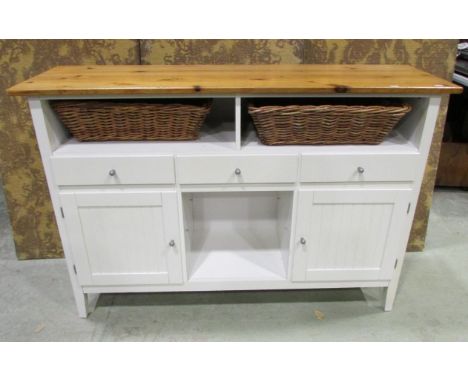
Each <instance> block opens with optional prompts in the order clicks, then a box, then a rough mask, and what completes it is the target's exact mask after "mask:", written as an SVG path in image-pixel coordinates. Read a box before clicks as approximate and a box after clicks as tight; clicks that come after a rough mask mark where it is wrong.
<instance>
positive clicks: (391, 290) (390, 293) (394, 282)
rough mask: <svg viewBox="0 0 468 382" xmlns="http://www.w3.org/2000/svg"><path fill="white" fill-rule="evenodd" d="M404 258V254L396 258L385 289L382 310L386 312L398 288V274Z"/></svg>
mask: <svg viewBox="0 0 468 382" xmlns="http://www.w3.org/2000/svg"><path fill="white" fill-rule="evenodd" d="M404 259H405V255H403V256H401V257H400V258H399V259H398V262H397V266H396V268H395V271H394V272H393V277H392V279H391V280H390V284H389V285H388V287H387V291H386V293H385V305H384V310H385V311H386V312H390V311H391V310H392V308H393V302H394V301H395V296H396V293H397V289H398V282H399V281H400V274H401V269H402V267H403V260H404Z"/></svg>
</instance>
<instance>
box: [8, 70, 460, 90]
mask: <svg viewBox="0 0 468 382" xmlns="http://www.w3.org/2000/svg"><path fill="white" fill-rule="evenodd" d="M460 92H462V88H461V87H460V86H457V85H455V84H452V83H451V82H449V81H446V80H444V79H442V78H438V77H435V76H433V75H432V74H429V73H426V72H423V71H421V70H418V69H415V68H413V67H412V66H409V65H83V66H58V67H55V68H53V69H50V70H48V71H46V72H44V73H42V74H39V75H38V76H35V77H33V78H31V79H29V80H26V81H24V82H21V83H20V84H17V85H15V86H13V87H11V88H9V89H8V94H10V95H21V96H83V95H133V94H146V95H151V94H154V95H173V94H176V95H194V94H213V95H222V94H224V95H228V94H229V95H242V94H294V93H295V94H334V93H350V94H449V93H460Z"/></svg>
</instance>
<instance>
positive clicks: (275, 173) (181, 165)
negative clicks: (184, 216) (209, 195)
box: [176, 155, 298, 184]
mask: <svg viewBox="0 0 468 382" xmlns="http://www.w3.org/2000/svg"><path fill="white" fill-rule="evenodd" d="M297 163H298V157H297V156H296V155H282V156H277V155H275V156H265V155H261V156H260V155H259V156H257V155H248V156H218V155H215V156H203V157H201V156H200V157H197V156H184V155H181V156H177V157H176V174H177V182H178V183H181V184H233V183H294V182H296V179H297Z"/></svg>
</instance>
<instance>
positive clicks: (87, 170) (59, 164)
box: [52, 155, 175, 186]
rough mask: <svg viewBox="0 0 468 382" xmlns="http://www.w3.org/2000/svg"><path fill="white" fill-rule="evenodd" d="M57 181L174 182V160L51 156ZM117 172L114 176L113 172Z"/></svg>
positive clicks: (90, 183)
mask: <svg viewBox="0 0 468 382" xmlns="http://www.w3.org/2000/svg"><path fill="white" fill-rule="evenodd" d="M52 168H53V171H54V176H55V181H56V182H57V184H58V185H60V186H73V185H85V186H86V185H119V184H171V183H175V176H174V159H173V157H172V156H170V155H167V156H158V157H139V156H133V157H86V158H82V157H75V158H73V157H68V158H64V157H60V158H56V157H52ZM112 170H113V171H114V172H115V174H114V175H111V174H112V173H111V171H112Z"/></svg>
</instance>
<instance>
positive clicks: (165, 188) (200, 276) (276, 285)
mask: <svg viewBox="0 0 468 382" xmlns="http://www.w3.org/2000/svg"><path fill="white" fill-rule="evenodd" d="M154 70H156V71H157V70H158V68H157V67H156V68H155V69H154ZM226 70H229V69H226ZM199 75H200V79H199V80H200V81H202V79H203V78H202V76H203V73H199ZM430 78H431V79H432V78H435V77H430ZM394 80H398V72H397V74H396V75H395V78H394ZM63 81H64V82H65V83H66V81H67V79H66V78H65V79H64V80H63ZM128 81H129V82H130V83H131V81H130V80H128ZM147 81H148V82H151V79H147ZM375 81H376V82H378V81H379V79H376V80H375ZM428 81H429V80H428ZM432 81H433V82H434V81H435V80H432ZM440 81H442V80H440V79H437V81H435V82H436V84H433V87H432V88H427V89H423V90H421V89H416V88H415V89H414V92H411V91H408V89H406V88H405V89H404V91H402V92H401V93H399V92H398V91H395V90H394V89H390V90H388V89H389V88H388V87H387V93H386V92H384V91H383V92H382V91H381V92H376V93H374V92H373V91H372V89H368V90H362V91H361V92H357V93H358V94H354V93H353V91H347V92H346V93H341V91H342V90H340V91H338V93H337V91H336V88H335V89H334V90H333V89H331V90H330V91H329V92H324V91H323V90H320V89H314V88H311V89H310V91H307V92H306V91H304V89H301V90H302V92H301V93H294V92H291V91H288V92H286V93H282V92H281V91H279V90H276V91H270V92H262V89H259V88H255V90H257V91H258V94H256V93H255V92H254V91H253V90H252V91H245V92H243V90H239V91H238V92H232V90H226V92H224V93H223V92H219V91H213V92H210V91H209V90H206V91H202V92H199V90H198V89H197V93H196V94H193V89H191V91H188V90H187V92H186V93H184V92H180V93H177V94H173V92H172V90H171V89H166V92H167V94H166V93H164V88H162V90H161V88H158V89H159V90H157V91H156V90H154V88H153V92H149V91H148V92H146V93H144V94H143V93H141V94H140V93H139V92H138V91H134V92H133V93H132V94H128V93H127V92H125V91H122V94H116V92H113V91H109V89H108V88H101V89H100V90H99V89H98V90H99V91H98V90H96V91H95V92H94V93H93V91H92V90H90V91H87V92H84V91H81V93H80V92H79V91H76V92H75V93H71V94H68V93H67V92H66V91H65V90H64V89H61V91H58V90H57V91H56V94H51V93H50V92H49V93H46V94H42V93H41V89H39V90H38V91H37V92H36V93H34V94H32V93H28V94H25V93H23V94H24V95H28V96H29V105H30V109H31V113H32V117H33V122H34V128H35V131H36V136H37V140H38V144H39V148H40V152H41V156H42V160H43V164H44V168H45V172H46V176H47V182H48V185H49V189H50V194H51V198H52V203H53V206H54V210H55V213H56V218H57V224H58V227H59V231H60V235H61V238H62V241H63V247H64V251H65V255H66V261H67V265H68V270H69V273H70V278H71V281H72V285H73V291H74V295H75V299H76V303H77V307H78V312H79V315H80V316H81V317H87V315H88V313H89V312H90V311H91V310H92V309H93V303H92V301H91V300H93V301H96V295H97V294H99V293H114V292H115V293H117V292H118V293H122V292H167V291H216V290H268V289H307V288H350V287H353V288H354V287H359V288H367V287H382V288H386V301H385V310H391V309H392V305H393V302H394V298H395V294H396V290H397V284H398V279H399V275H400V272H401V268H402V264H403V259H404V254H405V248H406V244H407V241H408V236H409V232H410V227H411V223H412V220H413V215H414V211H415V206H416V203H417V200H418V194H419V190H420V186H421V181H422V177H423V173H424V168H425V163H426V160H427V156H428V152H429V148H430V144H431V139H432V135H433V131H434V127H435V123H436V118H437V115H438V111H439V104H440V96H441V95H440V94H439V92H437V91H435V90H433V89H436V90H437V88H439V90H440V86H442V85H439V82H440ZM444 84H445V85H444V86H446V87H447V89H451V91H452V92H453V91H454V88H450V85H448V84H447V83H446V82H445V83H444ZM436 85H439V86H436ZM207 87H208V86H207ZM135 88H136V86H135V87H134V89H135ZM106 89H107V93H106ZM203 89H204V88H203ZM447 89H445V90H446V92H448V91H449V90H447ZM10 90H11V89H10ZM11 93H12V94H14V88H13V90H11ZM18 93H19V92H18ZM285 96H287V97H291V98H301V99H304V98H317V97H340V98H341V97H356V96H359V97H365V98H369V97H389V98H393V97H397V98H399V99H402V100H403V101H404V102H407V103H409V104H411V105H412V111H411V112H410V114H409V115H408V116H407V117H405V118H404V119H403V120H402V121H401V122H400V123H399V124H398V126H397V127H396V128H395V129H394V130H393V131H392V132H391V133H390V135H389V136H388V137H387V138H386V139H385V140H384V142H383V143H382V144H380V145H371V146H368V145H354V146H349V145H345V146H264V145H262V144H261V143H260V142H259V141H258V138H257V136H256V134H255V130H254V128H253V125H252V123H251V122H250V121H249V120H248V119H247V118H245V114H246V108H245V103H246V102H248V101H249V100H251V99H255V98H258V97H262V98H265V97H267V98H271V100H272V101H274V99H275V98H276V97H285ZM191 97H196V98H200V97H208V98H212V99H213V107H212V111H211V114H210V115H209V117H208V118H207V120H206V122H205V124H204V126H203V128H202V131H201V137H200V139H199V140H197V141H188V142H103V143H98V142H93V143H86V142H78V141H76V140H75V139H74V138H73V137H71V136H70V135H69V133H68V131H67V129H65V128H64V126H63V125H62V123H61V122H60V121H59V120H58V118H57V116H56V115H55V114H54V112H53V111H52V109H51V107H50V105H49V101H50V100H56V99H77V98H79V99H96V98H100V99H102V98H125V99H127V98H132V99H133V98H191ZM88 296H93V299H91V298H90V299H89V301H88Z"/></svg>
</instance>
